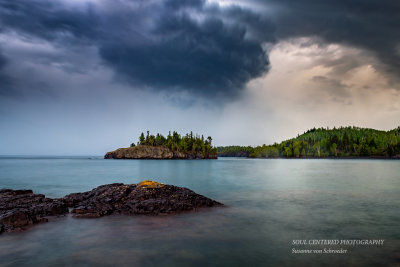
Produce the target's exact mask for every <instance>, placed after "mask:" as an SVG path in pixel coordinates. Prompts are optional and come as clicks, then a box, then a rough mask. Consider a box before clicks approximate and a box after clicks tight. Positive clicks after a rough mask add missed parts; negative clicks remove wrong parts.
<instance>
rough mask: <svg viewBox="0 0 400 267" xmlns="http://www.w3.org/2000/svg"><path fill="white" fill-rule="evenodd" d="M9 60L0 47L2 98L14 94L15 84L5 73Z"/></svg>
mask: <svg viewBox="0 0 400 267" xmlns="http://www.w3.org/2000/svg"><path fill="white" fill-rule="evenodd" d="M7 62H8V60H7V58H6V57H5V56H4V55H3V54H2V49H1V47H0V96H8V95H9V94H10V93H11V92H13V82H12V79H11V77H10V76H9V75H8V74H6V73H5V70H4V69H5V67H6V65H7Z"/></svg>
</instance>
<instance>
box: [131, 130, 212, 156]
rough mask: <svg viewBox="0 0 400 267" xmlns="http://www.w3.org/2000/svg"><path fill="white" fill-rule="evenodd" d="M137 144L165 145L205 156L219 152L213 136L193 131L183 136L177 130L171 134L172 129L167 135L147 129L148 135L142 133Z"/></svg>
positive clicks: (133, 144) (172, 148)
mask: <svg viewBox="0 0 400 267" xmlns="http://www.w3.org/2000/svg"><path fill="white" fill-rule="evenodd" d="M137 145H146V146H165V147H168V148H169V149H171V150H172V151H180V152H186V153H201V154H202V155H203V156H207V155H209V154H216V153H217V148H215V147H213V146H212V138H211V136H208V137H207V138H204V136H203V135H198V134H193V132H190V133H187V134H186V135H184V136H182V135H180V134H179V133H178V132H176V131H173V132H172V134H171V131H170V132H169V133H168V135H167V137H165V136H163V135H162V134H160V133H157V134H156V135H153V134H150V132H149V131H147V134H146V135H145V134H144V133H141V135H140V136H139V141H138V142H137ZM133 146H135V143H132V144H131V147H133Z"/></svg>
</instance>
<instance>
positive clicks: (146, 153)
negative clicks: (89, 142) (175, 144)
mask: <svg viewBox="0 0 400 267" xmlns="http://www.w3.org/2000/svg"><path fill="white" fill-rule="evenodd" d="M217 157H218V156H217V154H216V153H210V154H208V155H203V154H202V153H190V152H181V151H172V150H171V149H169V148H168V147H165V146H145V145H139V146H134V147H128V148H118V149H117V150H114V151H111V152H107V154H106V155H105V156H104V158H105V159H216V158H217Z"/></svg>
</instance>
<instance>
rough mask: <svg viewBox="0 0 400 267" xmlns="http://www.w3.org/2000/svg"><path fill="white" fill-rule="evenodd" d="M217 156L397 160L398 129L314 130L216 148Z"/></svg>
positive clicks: (342, 128)
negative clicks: (260, 142) (269, 141)
mask: <svg viewBox="0 0 400 267" xmlns="http://www.w3.org/2000/svg"><path fill="white" fill-rule="evenodd" d="M217 149H218V156H225V157H252V158H278V157H287V158H302V157H303V158H326V157H337V158H345V157H375V158H400V127H398V128H396V129H393V130H390V131H379V130H374V129H369V128H359V127H354V126H353V127H340V128H333V129H329V128H317V129H316V128H313V129H310V130H308V131H307V132H304V133H303V134H302V135H298V136H297V137H296V138H292V139H289V140H286V141H283V142H281V143H279V144H278V143H275V144H273V145H262V146H257V147H251V146H225V147H218V148H217Z"/></svg>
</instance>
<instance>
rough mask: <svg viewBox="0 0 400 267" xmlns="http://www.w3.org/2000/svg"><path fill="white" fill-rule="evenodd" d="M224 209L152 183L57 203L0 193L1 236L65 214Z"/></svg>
mask: <svg viewBox="0 0 400 267" xmlns="http://www.w3.org/2000/svg"><path fill="white" fill-rule="evenodd" d="M220 205H223V204H221V203H219V202H217V201H215V200H212V199H209V198H207V197H205V196H202V195H199V194H196V193H195V192H193V191H192V190H189V189H187V188H184V187H177V186H173V185H165V184H162V183H158V182H154V181H143V182H141V183H138V184H127V185H126V184H122V183H115V184H108V185H102V186H99V187H97V188H95V189H93V190H91V191H88V192H83V193H73V194H69V195H67V196H65V197H63V198H60V199H50V198H46V197H45V196H44V195H41V194H33V192H32V190H11V189H2V190H0V233H2V232H11V231H15V230H23V229H26V228H27V227H29V226H31V225H33V224H36V223H40V222H47V221H48V218H49V217H51V216H61V215H65V214H67V213H68V212H69V211H68V208H72V210H71V213H72V215H73V216H74V217H77V218H97V217H101V216H105V215H111V214H126V215H136V214H147V215H159V214H171V213H179V212H184V211H193V210H196V209H198V208H203V207H213V206H220Z"/></svg>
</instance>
